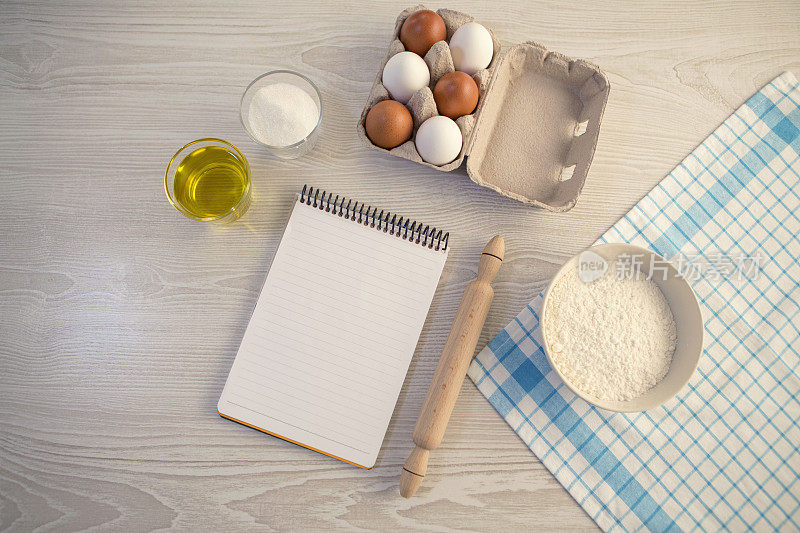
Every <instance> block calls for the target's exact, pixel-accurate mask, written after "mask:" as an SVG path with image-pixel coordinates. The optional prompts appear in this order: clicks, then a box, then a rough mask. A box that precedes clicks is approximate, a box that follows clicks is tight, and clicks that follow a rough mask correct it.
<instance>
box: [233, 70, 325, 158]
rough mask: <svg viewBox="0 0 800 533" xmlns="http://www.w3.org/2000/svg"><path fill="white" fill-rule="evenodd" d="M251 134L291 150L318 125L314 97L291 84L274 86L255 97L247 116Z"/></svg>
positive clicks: (267, 87)
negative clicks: (292, 145)
mask: <svg viewBox="0 0 800 533" xmlns="http://www.w3.org/2000/svg"><path fill="white" fill-rule="evenodd" d="M247 121H248V123H249V125H250V131H251V132H252V133H253V135H254V136H255V138H256V139H258V140H259V141H261V142H262V143H264V144H268V145H270V146H289V145H290V144H294V143H296V142H300V141H302V140H303V139H305V138H306V137H307V136H308V135H309V134H310V133H311V132H312V131H314V128H315V127H316V125H317V121H319V107H317V103H316V102H315V101H314V99H313V98H311V96H310V95H309V94H308V93H307V92H305V91H304V90H303V89H301V88H300V87H297V86H295V85H292V84H290V83H273V84H272V85H267V86H265V87H261V88H260V89H258V90H257V91H256V94H255V95H253V99H252V101H251V102H250V108H249V109H248V113H247Z"/></svg>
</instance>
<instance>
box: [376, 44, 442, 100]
mask: <svg viewBox="0 0 800 533" xmlns="http://www.w3.org/2000/svg"><path fill="white" fill-rule="evenodd" d="M381 81H382V82H383V86H384V87H386V90H387V91H389V94H390V95H392V98H394V99H395V100H397V101H398V102H401V103H404V104H405V103H407V102H408V100H409V99H410V98H411V96H412V95H413V94H414V93H415V92H417V91H418V90H420V89H422V88H423V87H426V86H427V85H428V84H429V83H430V81H431V72H430V70H428V65H427V64H426V63H425V60H424V59H422V58H421V57H420V56H418V55H417V54H415V53H414V52H400V53H399V54H395V55H393V56H392V57H391V58H389V61H387V62H386V66H385V67H383V77H382V78H381Z"/></svg>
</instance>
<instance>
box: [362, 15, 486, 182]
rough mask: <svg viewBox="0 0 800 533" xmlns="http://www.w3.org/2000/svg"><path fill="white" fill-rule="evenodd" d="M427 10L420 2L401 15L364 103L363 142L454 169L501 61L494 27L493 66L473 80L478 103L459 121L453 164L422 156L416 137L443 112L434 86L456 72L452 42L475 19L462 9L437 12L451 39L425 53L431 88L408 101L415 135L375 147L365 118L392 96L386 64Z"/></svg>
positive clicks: (424, 88)
mask: <svg viewBox="0 0 800 533" xmlns="http://www.w3.org/2000/svg"><path fill="white" fill-rule="evenodd" d="M424 9H428V8H427V7H425V6H423V5H421V4H420V5H417V6H414V7H411V8H408V9H406V10H404V11H403V12H402V13H400V15H399V16H398V17H397V20H396V22H395V25H394V34H393V35H394V40H393V41H392V42H391V44H390V45H389V50H388V51H387V53H386V57H384V59H383V62H382V63H381V66H380V68H379V69H378V75H377V77H376V78H375V82H374V83H373V85H372V89H371V90H370V93H369V95H368V96H367V102H366V105H365V106H364V110H363V111H362V112H361V118H360V119H359V121H358V134H359V137H360V138H361V141H362V142H363V143H364V144H365V145H366V146H369V147H371V148H374V149H375V150H379V151H381V152H384V153H387V154H391V155H394V156H397V157H402V158H404V159H409V160H411V161H415V162H417V163H420V164H422V165H425V166H428V167H431V168H435V169H436V170H440V171H443V172H447V171H450V170H454V169H456V168H458V167H460V166H461V163H462V162H463V161H464V155H465V149H466V147H467V145H468V141H469V139H470V135H471V133H472V129H473V127H474V126H475V122H476V117H477V116H478V114H479V113H480V109H481V105H482V104H483V100H484V96H485V94H486V90H487V88H488V82H489V79H490V78H491V73H492V70H493V68H494V66H495V65H496V64H497V60H498V58H499V55H500V43H499V42H498V41H497V39H496V38H495V36H494V34H493V33H492V30H491V29H489V28H487V30H488V31H489V34H490V35H491V36H492V42H493V44H494V54H493V56H492V61H491V62H490V63H489V66H488V67H487V68H485V69H483V70H479V71H478V72H476V73H475V74H474V75H473V79H474V80H475V83H476V84H477V85H478V105H477V106H476V108H475V111H473V112H472V114H469V115H463V116H461V117H459V118H457V119H456V121H455V122H456V124H458V127H459V129H460V130H461V137H462V143H461V152H460V153H459V155H458V157H457V158H456V159H454V160H453V161H452V162H451V163H448V164H446V165H438V166H437V165H432V164H430V163H427V162H425V161H423V159H422V157H420V155H419V152H417V147H416V146H415V145H414V139H415V138H416V135H417V129H419V126H420V124H422V123H423V122H425V121H426V120H427V119H429V118H431V117H433V116H436V115H438V114H439V112H438V110H437V108H436V102H435V101H434V98H433V88H434V87H435V86H436V82H438V81H439V79H441V77H442V76H444V75H445V74H448V73H450V72H454V71H455V67H454V66H453V57H452V56H451V54H450V46H449V45H448V42H449V41H450V38H451V37H452V36H453V33H455V31H456V30H457V29H458V28H460V27H461V26H463V25H464V24H466V23H467V22H473V21H474V20H475V19H474V18H473V17H471V16H469V15H467V14H466V13H461V12H459V11H454V10H452V9H439V10H437V11H436V13H437V14H438V15H439V16H440V17H442V20H444V23H445V26H446V28H447V42H445V41H439V42H438V43H436V44H434V45H433V46H432V47H431V49H430V50H429V51H428V53H427V54H425V57H424V58H423V59H424V60H425V63H426V64H427V65H428V69H429V70H430V74H431V81H430V83H429V85H428V86H427V87H423V88H422V89H420V90H418V91H417V92H415V93H414V94H413V95H412V96H411V99H410V100H409V101H408V103H407V104H406V107H407V108H408V109H409V111H411V117H412V119H413V120H414V129H413V133H412V135H411V139H409V140H408V141H406V142H405V143H403V144H401V145H400V146H397V147H395V148H392V149H391V150H387V149H385V148H381V147H379V146H375V145H374V144H372V141H370V140H369V137H367V132H366V128H365V125H364V123H365V121H366V118H367V113H369V110H370V109H372V106H374V105H375V104H377V103H378V102H380V101H382V100H390V99H391V98H392V97H391V96H390V95H389V91H388V90H387V89H386V87H384V85H383V83H382V82H381V76H382V74H383V68H384V67H385V66H386V63H387V62H388V61H389V59H391V58H392V56H394V55H396V54H399V53H400V52H404V51H405V50H406V49H405V47H404V46H403V43H402V42H400V28H401V27H402V26H403V22H405V20H406V19H407V18H408V17H409V16H410V15H412V14H413V13H415V12H417V11H421V10H424Z"/></svg>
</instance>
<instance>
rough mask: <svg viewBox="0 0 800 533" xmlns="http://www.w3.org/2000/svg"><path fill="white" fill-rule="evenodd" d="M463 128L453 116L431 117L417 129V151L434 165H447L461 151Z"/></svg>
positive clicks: (415, 142)
mask: <svg viewBox="0 0 800 533" xmlns="http://www.w3.org/2000/svg"><path fill="white" fill-rule="evenodd" d="M461 143H462V139H461V128H459V127H458V124H456V123H455V121H453V119H451V118H447V117H445V116H442V115H438V116H435V117H431V118H429V119H428V120H426V121H425V122H423V123H422V125H421V126H420V127H419V129H418V130H417V136H416V137H415V138H414V144H415V145H416V146H417V152H419V155H420V156H422V159H424V160H425V161H426V162H428V163H430V164H432V165H437V166H440V165H446V164H447V163H449V162H451V161H453V160H454V159H455V158H456V157H458V154H460V153H461Z"/></svg>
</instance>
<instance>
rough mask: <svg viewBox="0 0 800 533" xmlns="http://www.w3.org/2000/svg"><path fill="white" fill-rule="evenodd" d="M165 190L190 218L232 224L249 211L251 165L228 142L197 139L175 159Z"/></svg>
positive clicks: (165, 180) (170, 166)
mask: <svg viewBox="0 0 800 533" xmlns="http://www.w3.org/2000/svg"><path fill="white" fill-rule="evenodd" d="M164 189H165V191H166V193H167V198H168V199H169V201H170V203H171V204H172V205H173V206H175V209H177V210H178V211H180V212H181V213H182V214H183V215H184V216H186V217H188V218H191V219H193V220H202V221H207V222H233V221H234V220H236V219H237V218H239V217H241V216H242V215H243V214H244V213H245V212H246V211H247V208H248V207H250V200H251V190H250V189H251V188H250V164H249V163H248V162H247V159H245V157H244V154H242V152H241V151H240V150H239V149H238V148H236V147H235V146H234V145H233V144H231V143H229V142H228V141H223V140H221V139H198V140H196V141H192V142H190V143H189V144H187V145H186V146H184V147H183V148H181V149H180V150H178V152H177V153H176V154H175V155H174V156H172V159H171V160H170V162H169V165H167V172H166V175H165V177H164Z"/></svg>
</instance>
